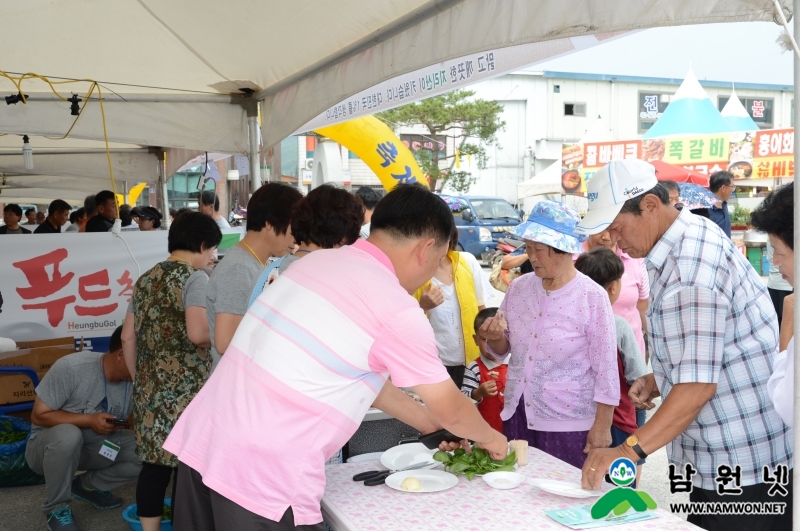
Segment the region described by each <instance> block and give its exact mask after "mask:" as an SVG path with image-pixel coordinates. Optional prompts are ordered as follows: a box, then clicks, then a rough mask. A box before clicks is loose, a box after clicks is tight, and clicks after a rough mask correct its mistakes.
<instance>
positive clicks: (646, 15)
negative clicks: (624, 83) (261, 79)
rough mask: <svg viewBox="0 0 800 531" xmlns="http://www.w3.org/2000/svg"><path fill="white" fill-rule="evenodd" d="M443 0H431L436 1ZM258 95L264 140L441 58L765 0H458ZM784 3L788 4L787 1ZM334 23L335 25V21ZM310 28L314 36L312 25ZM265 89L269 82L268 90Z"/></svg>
mask: <svg viewBox="0 0 800 531" xmlns="http://www.w3.org/2000/svg"><path fill="white" fill-rule="evenodd" d="M438 3H442V2H431V4H438ZM450 3H451V4H453V5H452V7H450V8H449V9H445V10H443V11H441V12H438V13H437V14H435V15H433V16H430V17H428V18H426V19H424V20H421V21H417V22H416V23H414V24H410V26H409V27H408V28H406V29H404V30H402V31H400V32H398V33H396V34H394V35H392V36H391V37H389V38H388V39H386V40H384V41H382V42H379V43H377V44H375V45H374V46H372V47H370V48H369V49H366V50H364V51H362V52H360V53H357V54H355V55H353V56H352V57H349V58H347V59H345V60H343V61H341V62H336V63H333V64H331V65H330V66H327V67H321V68H319V69H318V71H316V72H315V73H312V74H310V75H308V76H307V77H304V78H302V79H300V80H297V81H296V82H295V83H293V84H292V85H290V86H289V87H287V88H285V89H283V90H281V91H280V92H277V93H275V94H270V95H268V96H267V98H266V99H265V100H264V101H263V108H262V114H263V117H264V124H263V129H264V144H265V145H267V146H269V145H273V144H275V143H277V142H279V141H280V140H281V139H283V138H284V137H285V136H287V135H289V134H291V133H292V132H293V131H294V130H295V129H296V128H297V127H299V126H300V125H302V124H304V123H306V122H307V121H308V120H309V119H311V118H313V117H314V116H316V115H317V114H319V113H320V112H323V111H324V110H325V109H327V108H329V107H331V106H332V105H334V104H336V103H338V102H339V101H342V100H343V99H345V98H346V97H347V96H349V95H351V94H355V93H357V92H360V91H362V90H364V89H367V88H369V87H371V86H373V85H375V84H377V83H379V82H381V81H384V80H387V79H391V78H392V77H395V76H397V75H400V74H403V73H406V72H411V71H414V70H417V69H419V68H422V67H424V66H427V65H430V64H435V63H439V62H441V61H444V60H446V59H450V58H454V57H460V56H464V55H468V54H470V53H476V52H481V51H487V50H494V49H498V48H503V47H507V46H512V45H519V44H525V43H531V42H539V41H547V40H553V39H559V38H566V37H575V36H580V35H592V34H594V35H596V34H602V33H609V32H619V31H629V30H635V29H641V28H647V27H654V26H668V25H684V24H702V23H711V22H733V21H747V20H751V21H752V20H772V19H773V12H774V7H773V4H772V2H771V1H769V0H672V1H665V0H609V1H595V2H591V3H587V2H584V1H577V0H565V1H561V2H553V1H548V0H534V1H531V0H513V1H512V0H491V1H490V0H463V1H461V2H450ZM781 4H782V5H787V6H788V5H791V4H790V2H788V1H787V0H782V1H781ZM337 27H338V26H337ZM309 29H310V34H311V35H316V33H315V32H314V31H313V27H310V28H309ZM266 92H269V87H268V86H267V91H266Z"/></svg>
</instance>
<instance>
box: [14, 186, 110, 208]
mask: <svg viewBox="0 0 800 531" xmlns="http://www.w3.org/2000/svg"><path fill="white" fill-rule="evenodd" d="M99 191H100V190H97V191H96V192H99ZM87 195H89V193H87V192H82V191H80V190H60V189H53V188H49V187H48V188H2V189H0V203H33V204H35V205H46V204H48V203H49V202H50V201H53V200H54V199H63V200H64V201H66V202H67V203H69V204H71V205H75V206H83V200H84V199H85V198H86V196H87ZM9 199H12V200H13V201H9Z"/></svg>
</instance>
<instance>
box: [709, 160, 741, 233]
mask: <svg viewBox="0 0 800 531" xmlns="http://www.w3.org/2000/svg"><path fill="white" fill-rule="evenodd" d="M709 189H710V190H711V192H712V193H713V194H714V195H716V196H717V197H718V198H719V202H718V203H717V204H716V205H714V206H712V207H711V208H710V209H709V210H708V217H709V218H710V219H711V221H713V222H714V223H716V224H717V225H718V226H719V228H721V229H722V232H724V233H725V234H726V235H727V236H728V238H730V237H731V215H730V213H729V212H728V199H730V198H731V194H732V193H733V192H735V191H736V185H735V184H733V174H732V173H730V172H727V171H718V172H717V173H714V174H712V175H711V183H710V186H709Z"/></svg>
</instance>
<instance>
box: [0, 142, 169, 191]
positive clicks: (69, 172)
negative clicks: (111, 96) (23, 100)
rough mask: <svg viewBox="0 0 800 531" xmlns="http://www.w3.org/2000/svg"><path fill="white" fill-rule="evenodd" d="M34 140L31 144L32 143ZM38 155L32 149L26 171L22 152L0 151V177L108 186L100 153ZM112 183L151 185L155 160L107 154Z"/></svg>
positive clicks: (105, 161)
mask: <svg viewBox="0 0 800 531" xmlns="http://www.w3.org/2000/svg"><path fill="white" fill-rule="evenodd" d="M33 142H34V140H31V143H33ZM50 153H53V152H49V151H48V152H42V151H41V150H37V149H36V148H34V151H33V170H26V169H25V163H24V161H23V158H22V150H21V149H19V150H15V151H14V152H11V153H9V152H7V151H0V174H7V175H51V176H52V175H59V176H65V177H76V178H80V179H84V180H89V181H93V182H94V183H95V186H97V185H99V184H100V183H98V181H101V182H102V181H105V182H106V183H108V184H109V185H110V184H111V176H110V174H109V171H108V158H107V156H106V153H105V152H104V151H96V152H88V151H79V152H76V153H54V154H50ZM111 161H112V164H113V168H114V179H115V180H117V181H120V182H122V181H128V182H153V181H155V180H156V179H157V176H158V173H157V172H158V158H156V156H155V155H154V154H152V153H149V152H148V151H147V150H143V149H139V150H137V151H134V152H127V151H126V152H122V153H117V152H114V153H111Z"/></svg>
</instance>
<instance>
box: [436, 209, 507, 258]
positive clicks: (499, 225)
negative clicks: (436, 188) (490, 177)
mask: <svg viewBox="0 0 800 531" xmlns="http://www.w3.org/2000/svg"><path fill="white" fill-rule="evenodd" d="M442 199H444V200H445V202H446V203H447V204H448V205H450V210H451V211H452V212H453V217H454V218H455V221H456V228H457V229H458V250H459V251H466V252H468V253H471V254H472V255H473V256H475V258H478V259H482V260H486V258H487V257H488V255H489V254H490V253H491V252H492V251H493V250H494V249H495V247H497V240H498V239H499V238H502V237H504V236H505V233H506V231H509V230H511V229H512V228H513V227H515V226H516V225H519V224H520V223H521V221H522V220H521V219H520V216H519V213H518V212H517V211H516V210H514V207H513V206H511V204H509V202H508V201H506V200H505V199H503V198H500V197H484V196H471V195H442Z"/></svg>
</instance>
